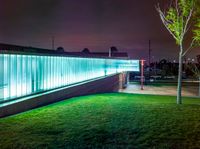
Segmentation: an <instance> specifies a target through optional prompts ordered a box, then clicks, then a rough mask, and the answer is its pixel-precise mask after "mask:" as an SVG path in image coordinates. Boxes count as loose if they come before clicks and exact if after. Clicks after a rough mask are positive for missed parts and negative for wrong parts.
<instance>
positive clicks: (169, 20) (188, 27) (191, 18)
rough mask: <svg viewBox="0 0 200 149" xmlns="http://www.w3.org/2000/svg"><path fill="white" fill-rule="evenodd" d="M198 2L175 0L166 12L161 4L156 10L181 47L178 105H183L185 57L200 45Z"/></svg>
mask: <svg viewBox="0 0 200 149" xmlns="http://www.w3.org/2000/svg"><path fill="white" fill-rule="evenodd" d="M198 3H199V1H197V0H173V1H171V3H170V6H169V7H168V8H167V9H166V10H164V11H163V10H161V8H160V6H159V4H158V5H157V6H156V10H157V11H158V13H159V16H160V18H161V20H162V23H163V24H164V26H165V28H166V29H167V30H168V31H169V33H170V34H171V35H172V37H173V38H174V39H175V40H176V44H177V45H178V46H179V71H178V85H177V104H182V94H181V92H182V66H183V57H184V56H185V55H186V53H187V52H188V51H189V50H191V49H192V48H194V47H197V46H198V45H200V44H199V43H200V17H199V14H198V7H197V6H198ZM189 31H192V32H193V36H192V38H191V39H190V40H191V43H190V46H189V47H187V48H185V47H184V45H185V39H186V34H187V33H188V32H189Z"/></svg>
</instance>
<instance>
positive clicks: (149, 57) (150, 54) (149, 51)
mask: <svg viewBox="0 0 200 149" xmlns="http://www.w3.org/2000/svg"><path fill="white" fill-rule="evenodd" d="M150 65H151V40H149V73H148V75H149V80H150V75H151V74H150Z"/></svg>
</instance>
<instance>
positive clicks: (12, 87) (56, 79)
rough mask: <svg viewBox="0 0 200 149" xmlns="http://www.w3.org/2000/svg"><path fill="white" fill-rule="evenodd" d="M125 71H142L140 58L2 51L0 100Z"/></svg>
mask: <svg viewBox="0 0 200 149" xmlns="http://www.w3.org/2000/svg"><path fill="white" fill-rule="evenodd" d="M124 71H139V61H138V60H121V59H103V58H83V57H82V58H81V57H67V56H56V55H48V56H47V55H34V54H33V55H30V54H19V53H18V54H17V53H16V54H15V53H13V54H11V53H5V52H4V53H3V52H2V53H0V102H6V101H9V100H10V99H16V98H20V97H24V96H28V95H32V94H36V93H41V92H45V91H48V90H52V89H56V88H60V87H64V86H68V85H72V84H75V83H80V82H83V81H87V80H91V79H95V78H98V77H104V76H106V75H112V74H116V73H119V72H124Z"/></svg>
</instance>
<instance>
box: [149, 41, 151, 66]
mask: <svg viewBox="0 0 200 149" xmlns="http://www.w3.org/2000/svg"><path fill="white" fill-rule="evenodd" d="M150 65H151V40H149V67H150Z"/></svg>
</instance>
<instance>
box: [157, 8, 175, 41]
mask: <svg viewBox="0 0 200 149" xmlns="http://www.w3.org/2000/svg"><path fill="white" fill-rule="evenodd" d="M156 10H157V11H158V13H159V15H160V18H161V20H162V23H163V24H164V26H165V28H166V29H167V30H168V31H169V33H170V34H171V35H172V36H173V37H174V38H175V39H176V40H178V38H177V37H176V36H175V34H174V33H173V32H172V31H171V30H170V29H169V28H168V24H170V23H171V22H169V20H167V19H166V16H165V14H164V13H163V12H162V10H161V9H160V6H159V4H158V6H157V7H156Z"/></svg>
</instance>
